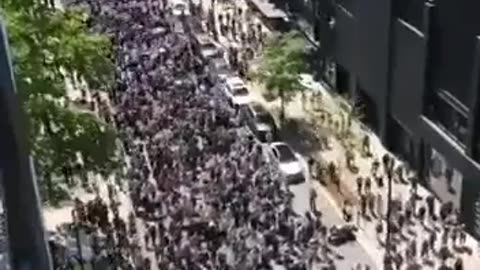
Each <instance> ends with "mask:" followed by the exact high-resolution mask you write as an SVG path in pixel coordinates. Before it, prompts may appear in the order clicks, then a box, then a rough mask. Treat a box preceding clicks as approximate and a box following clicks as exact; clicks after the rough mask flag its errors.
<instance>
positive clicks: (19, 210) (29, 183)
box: [0, 18, 52, 270]
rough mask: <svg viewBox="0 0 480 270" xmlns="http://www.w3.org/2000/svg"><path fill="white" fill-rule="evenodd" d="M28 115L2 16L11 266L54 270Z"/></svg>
mask: <svg viewBox="0 0 480 270" xmlns="http://www.w3.org/2000/svg"><path fill="white" fill-rule="evenodd" d="M25 123H26V122H25V117H24V113H23V111H22V110H21V105H20V100H19V97H18V95H17V93H16V87H15V81H14V77H13V71H12V66H11V61H10V54H9V45H8V39H7V33H6V29H5V26H4V24H3V20H2V19H1V18H0V173H1V174H2V178H3V181H2V182H1V183H0V184H1V185H2V188H3V190H4V197H5V198H4V201H5V209H6V216H7V228H8V229H7V231H8V242H9V244H8V246H9V257H10V267H11V269H15V270H51V269H52V267H51V261H50V254H49V250H48V245H47V241H46V235H45V230H44V227H43V217H42V215H41V208H40V204H39V195H38V190H37V186H36V180H35V173H34V168H33V162H32V159H31V157H30V151H29V149H28V143H27V131H26V129H25Z"/></svg>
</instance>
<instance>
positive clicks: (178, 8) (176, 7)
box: [171, 0, 190, 16]
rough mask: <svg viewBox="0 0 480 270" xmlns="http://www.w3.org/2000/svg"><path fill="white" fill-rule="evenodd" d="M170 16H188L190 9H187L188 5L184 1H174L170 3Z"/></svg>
mask: <svg viewBox="0 0 480 270" xmlns="http://www.w3.org/2000/svg"><path fill="white" fill-rule="evenodd" d="M171 8H172V14H173V15H174V16H181V15H182V14H184V15H185V16H190V9H189V8H188V4H187V3H186V1H183V0H175V1H172V3H171Z"/></svg>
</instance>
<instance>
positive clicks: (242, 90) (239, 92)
mask: <svg viewBox="0 0 480 270" xmlns="http://www.w3.org/2000/svg"><path fill="white" fill-rule="evenodd" d="M233 95H235V96H247V95H248V90H247V88H245V87H242V88H234V89H233Z"/></svg>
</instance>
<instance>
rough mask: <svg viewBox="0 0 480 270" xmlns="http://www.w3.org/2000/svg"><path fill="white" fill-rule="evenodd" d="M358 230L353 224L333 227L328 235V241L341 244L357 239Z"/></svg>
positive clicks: (337, 244)
mask: <svg viewBox="0 0 480 270" xmlns="http://www.w3.org/2000/svg"><path fill="white" fill-rule="evenodd" d="M356 231H357V228H356V227H355V226H352V225H345V226H341V227H332V228H331V229H330V235H329V236H328V242H329V243H330V244H332V245H335V246H340V245H343V244H346V243H348V242H352V241H355V240H356V239H357V237H356V236H355V232H356Z"/></svg>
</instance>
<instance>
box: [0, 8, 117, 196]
mask: <svg viewBox="0 0 480 270" xmlns="http://www.w3.org/2000/svg"><path fill="white" fill-rule="evenodd" d="M48 3H49V2H48V1H47V2H45V1H41V0H37V1H32V0H15V1H9V0H5V1H2V2H1V3H0V10H2V12H3V14H2V15H3V17H4V18H5V19H6V22H7V28H8V33H9V39H10V44H11V47H12V48H11V49H12V54H13V62H14V63H13V64H14V72H15V79H16V84H17V88H18V91H19V95H20V96H21V99H22V102H23V105H24V109H25V111H26V113H27V116H28V121H29V123H28V124H29V133H30V134H29V135H30V143H31V151H32V155H33V157H34V159H35V161H36V164H37V173H38V174H39V176H41V177H40V178H42V179H44V181H45V182H47V190H48V192H47V197H49V196H50V195H51V193H52V190H51V189H52V187H54V186H55V185H54V184H53V183H52V181H54V180H53V177H54V176H57V177H58V176H63V177H64V178H65V180H66V181H67V182H68V180H69V179H71V177H72V176H74V175H78V176H79V175H86V174H87V173H88V172H93V173H102V174H103V175H108V174H110V173H112V172H114V170H115V169H116V168H117V165H118V159H117V156H116V155H115V150H116V147H115V136H116V133H115V130H114V128H113V127H111V126H109V125H108V124H106V123H105V122H103V120H101V119H100V118H99V117H98V116H97V115H96V114H94V113H91V112H85V111H82V110H79V109H78V108H76V107H75V106H74V105H72V104H73V102H71V98H70V97H69V92H70V91H69V89H67V84H66V82H67V81H69V82H71V83H72V84H73V85H75V86H78V85H80V84H85V85H87V86H88V87H89V88H90V89H95V90H99V91H106V90H109V89H111V87H112V85H113V76H114V65H113V62H112V60H111V58H110V57H111V55H112V44H111V42H110V40H109V39H108V37H106V36H102V35H99V34H96V33H92V32H91V31H90V30H89V29H88V27H87V19H88V16H87V15H86V13H84V12H82V11H80V10H58V9H54V8H52V7H51V5H50V4H48ZM79 164H80V165H79Z"/></svg>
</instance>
